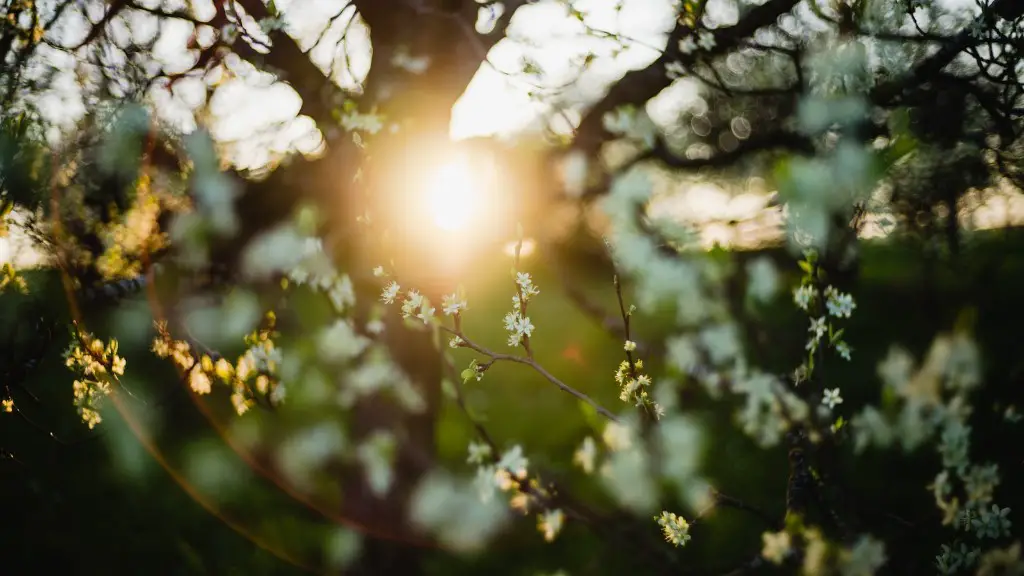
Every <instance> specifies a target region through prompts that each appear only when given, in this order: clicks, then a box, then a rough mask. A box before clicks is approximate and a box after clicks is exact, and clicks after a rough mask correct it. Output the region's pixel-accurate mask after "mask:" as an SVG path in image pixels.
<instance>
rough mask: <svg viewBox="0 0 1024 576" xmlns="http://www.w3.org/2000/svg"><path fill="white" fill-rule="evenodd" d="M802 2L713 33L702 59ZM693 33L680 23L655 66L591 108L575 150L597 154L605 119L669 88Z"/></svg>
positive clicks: (774, 5)
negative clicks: (670, 69)
mask: <svg viewBox="0 0 1024 576" xmlns="http://www.w3.org/2000/svg"><path fill="white" fill-rule="evenodd" d="M798 1H799V0H769V1H768V2H766V3H765V4H762V5H760V6H757V7H755V8H752V9H751V10H750V11H748V12H747V14H746V15H745V16H744V17H743V18H742V19H741V20H740V21H739V22H738V23H737V24H735V25H734V26H730V27H728V28H720V29H717V30H714V31H711V33H712V35H713V36H714V39H715V47H714V48H712V49H711V50H708V51H705V52H702V55H706V56H717V55H719V54H723V53H725V52H727V51H729V50H731V49H732V48H733V47H735V46H736V45H737V44H739V42H740V41H741V40H743V39H745V38H746V37H748V36H750V35H751V34H753V33H754V32H755V31H756V30H757V29H759V28H762V27H764V26H768V25H770V24H772V23H774V22H775V21H776V20H777V19H778V17H779V16H781V15H783V14H785V13H786V12H789V11H790V10H791V9H792V8H793V7H794V6H796V4H797V3H798ZM690 33H692V30H691V29H690V28H689V27H688V26H686V25H685V24H683V23H682V21H681V20H678V21H677V22H676V26H675V28H673V29H672V31H671V32H670V33H669V36H668V44H667V45H666V46H665V51H664V52H662V54H661V56H659V57H658V58H657V59H656V60H655V61H654V62H652V63H651V64H650V65H648V66H647V67H646V68H641V69H638V70H633V71H630V72H627V73H626V74H625V75H624V76H623V77H622V78H621V79H620V80H619V81H618V82H616V83H615V84H614V85H613V86H612V87H611V89H610V90H608V93H607V94H606V95H605V96H604V98H602V99H601V100H599V101H598V102H597V103H596V104H594V105H593V106H591V108H590V110H588V111H587V113H586V115H585V116H584V117H583V119H582V120H581V121H580V125H579V129H578V130H577V131H576V140H575V142H574V147H575V148H577V149H578V150H581V151H583V152H585V153H587V154H593V153H595V152H597V150H598V149H599V148H600V147H601V144H603V143H604V142H605V141H606V140H607V139H608V138H609V137H610V136H611V134H609V133H608V132H607V131H606V130H605V129H604V124H603V117H604V115H605V114H606V113H608V112H611V111H613V110H615V109H616V108H618V107H619V106H622V105H624V104H636V105H642V104H644V103H646V102H647V101H648V100H650V99H651V98H654V97H655V96H657V95H658V94H659V93H660V92H661V91H662V90H664V89H665V88H667V87H668V86H669V85H670V84H671V83H672V79H670V78H669V77H668V75H667V74H666V72H665V67H666V66H667V65H668V64H669V63H671V62H675V61H677V60H680V59H681V58H682V57H683V56H682V54H681V53H680V51H679V47H678V45H677V44H678V42H679V40H680V39H682V38H683V37H684V36H686V35H687V34H690Z"/></svg>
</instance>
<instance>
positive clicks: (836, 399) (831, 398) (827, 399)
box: [821, 388, 843, 410]
mask: <svg viewBox="0 0 1024 576" xmlns="http://www.w3.org/2000/svg"><path fill="white" fill-rule="evenodd" d="M821 403H822V404H824V405H825V406H828V409H829V410H832V409H833V408H835V407H836V406H838V405H839V404H842V403H843V398H842V396H840V395H839V388H832V389H831V390H830V389H828V388H826V389H825V394H824V396H822V398H821Z"/></svg>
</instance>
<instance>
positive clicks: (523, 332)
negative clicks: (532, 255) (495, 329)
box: [504, 272, 540, 347]
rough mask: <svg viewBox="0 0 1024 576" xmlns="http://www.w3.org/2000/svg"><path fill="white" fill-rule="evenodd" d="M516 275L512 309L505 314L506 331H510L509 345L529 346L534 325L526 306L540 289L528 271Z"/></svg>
mask: <svg viewBox="0 0 1024 576" xmlns="http://www.w3.org/2000/svg"><path fill="white" fill-rule="evenodd" d="M515 275H516V288H517V290H516V294H515V295H514V296H512V311H511V312H509V313H508V314H505V319H504V323H505V331H506V332H508V345H509V346H512V347H515V346H520V345H522V346H529V342H530V336H532V335H533V328H534V326H533V322H531V321H530V317H529V316H527V315H526V307H527V304H528V303H529V301H530V298H532V297H533V296H536V295H537V294H540V290H538V289H537V287H536V286H535V285H534V284H533V279H532V278H531V277H530V274H529V273H528V272H516V273H515Z"/></svg>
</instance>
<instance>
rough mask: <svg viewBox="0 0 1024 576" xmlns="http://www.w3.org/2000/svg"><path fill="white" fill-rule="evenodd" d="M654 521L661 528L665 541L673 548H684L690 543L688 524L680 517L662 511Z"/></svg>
mask: <svg viewBox="0 0 1024 576" xmlns="http://www.w3.org/2000/svg"><path fill="white" fill-rule="evenodd" d="M654 519H655V520H657V521H658V526H661V532H662V534H664V535H665V540H667V541H668V542H669V543H671V544H672V545H673V546H685V545H686V543H687V542H689V541H690V523H689V522H687V521H686V519H685V518H683V517H682V516H680V515H678V514H676V513H674V512H668V511H663V512H662V513H661V515H660V516H655V517H654Z"/></svg>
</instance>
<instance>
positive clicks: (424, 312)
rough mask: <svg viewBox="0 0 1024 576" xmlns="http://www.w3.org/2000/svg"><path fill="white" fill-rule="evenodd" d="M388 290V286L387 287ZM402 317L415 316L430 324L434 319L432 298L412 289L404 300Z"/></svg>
mask: <svg viewBox="0 0 1024 576" xmlns="http://www.w3.org/2000/svg"><path fill="white" fill-rule="evenodd" d="M386 290H387V288H385V291H386ZM402 318H406V319H408V318H415V319H417V320H420V321H422V322H423V324H424V325H426V324H430V322H431V320H433V319H434V307H433V306H431V305H430V300H428V299H427V297H426V296H424V295H422V294H420V293H419V292H418V291H417V290H410V291H409V292H407V293H406V295H405V301H404V302H402Z"/></svg>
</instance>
